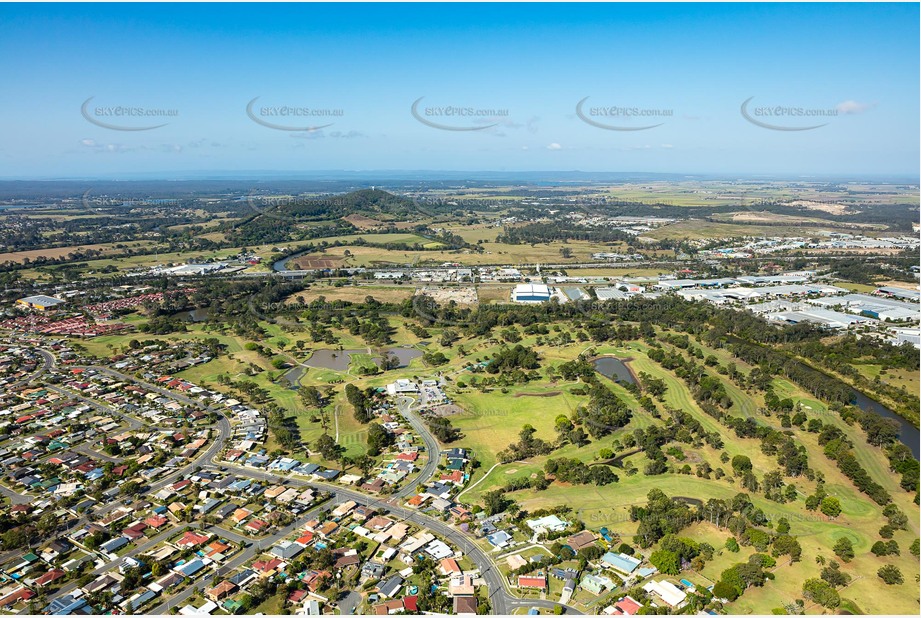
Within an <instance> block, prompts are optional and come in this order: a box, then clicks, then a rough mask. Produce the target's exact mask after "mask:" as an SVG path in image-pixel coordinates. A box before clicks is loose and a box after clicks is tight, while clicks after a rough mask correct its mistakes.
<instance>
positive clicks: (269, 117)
mask: <svg viewBox="0 0 921 618" xmlns="http://www.w3.org/2000/svg"><path fill="white" fill-rule="evenodd" d="M259 99H260V97H255V98H254V99H252V100H251V101H250V102H249V103H247V104H246V115H247V116H248V117H249V119H250V120H252V121H253V122H255V123H256V124H258V125H261V126H263V127H266V128H268V129H274V130H276V131H292V132H301V133H304V132H308V133H309V132H311V131H319V130H320V129H325V128H326V127H331V126H333V125H334V124H335V122H326V123H325V124H305V123H308V122H310V121H311V120H312V119H317V118H323V119H340V118H342V117H343V116H344V115H345V112H344V111H343V110H342V109H338V108H317V107H308V106H305V105H260V106H258V107H257V106H256V101H258V100H259ZM294 123H296V124H294Z"/></svg>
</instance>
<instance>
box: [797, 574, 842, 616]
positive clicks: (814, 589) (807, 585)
mask: <svg viewBox="0 0 921 618" xmlns="http://www.w3.org/2000/svg"><path fill="white" fill-rule="evenodd" d="M803 596H804V597H806V598H807V599H810V600H812V601H815V602H816V603H818V604H819V605H821V606H823V607H827V608H829V609H832V608H835V607H838V606H839V605H840V604H841V595H839V594H838V591H837V590H835V589H834V587H833V586H832V585H831V584H829V583H828V582H826V581H824V580H821V579H807V580H806V581H805V582H803Z"/></svg>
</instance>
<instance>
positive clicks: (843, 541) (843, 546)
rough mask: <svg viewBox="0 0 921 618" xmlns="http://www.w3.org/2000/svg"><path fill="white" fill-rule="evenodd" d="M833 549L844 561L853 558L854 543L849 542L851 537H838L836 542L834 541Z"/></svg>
mask: <svg viewBox="0 0 921 618" xmlns="http://www.w3.org/2000/svg"><path fill="white" fill-rule="evenodd" d="M833 550H834V552H835V555H836V556H838V557H839V558H841V559H842V560H844V561H845V562H850V561H851V560H852V559H853V558H854V544H853V543H852V542H851V539H849V538H847V537H846V536H843V537H841V538H840V539H838V542H837V543H835V546H834V548H833Z"/></svg>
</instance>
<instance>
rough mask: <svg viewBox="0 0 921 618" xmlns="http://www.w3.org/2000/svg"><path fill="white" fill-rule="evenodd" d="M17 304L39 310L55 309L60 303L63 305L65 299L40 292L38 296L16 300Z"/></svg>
mask: <svg viewBox="0 0 921 618" xmlns="http://www.w3.org/2000/svg"><path fill="white" fill-rule="evenodd" d="M16 304H17V305H22V306H24V307H28V308H29V309H37V310H38V311H48V310H49V309H54V308H55V307H57V306H58V305H63V304H64V301H63V300H61V299H60V298H54V297H53V296H44V295H42V294H39V295H37V296H26V297H25V298H20V299H19V300H17V301H16Z"/></svg>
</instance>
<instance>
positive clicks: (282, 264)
mask: <svg viewBox="0 0 921 618" xmlns="http://www.w3.org/2000/svg"><path fill="white" fill-rule="evenodd" d="M314 252H315V249H309V250H307V251H299V252H298V253H292V254H291V255H289V256H288V257H286V258H281V259H280V260H278V261H277V262H273V263H272V270H274V271H275V272H277V273H283V272H285V271H286V270H291V269H290V268H288V262H290V261H291V260H296V259H297V258H299V257H301V256H302V255H307V254H308V253H314Z"/></svg>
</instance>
